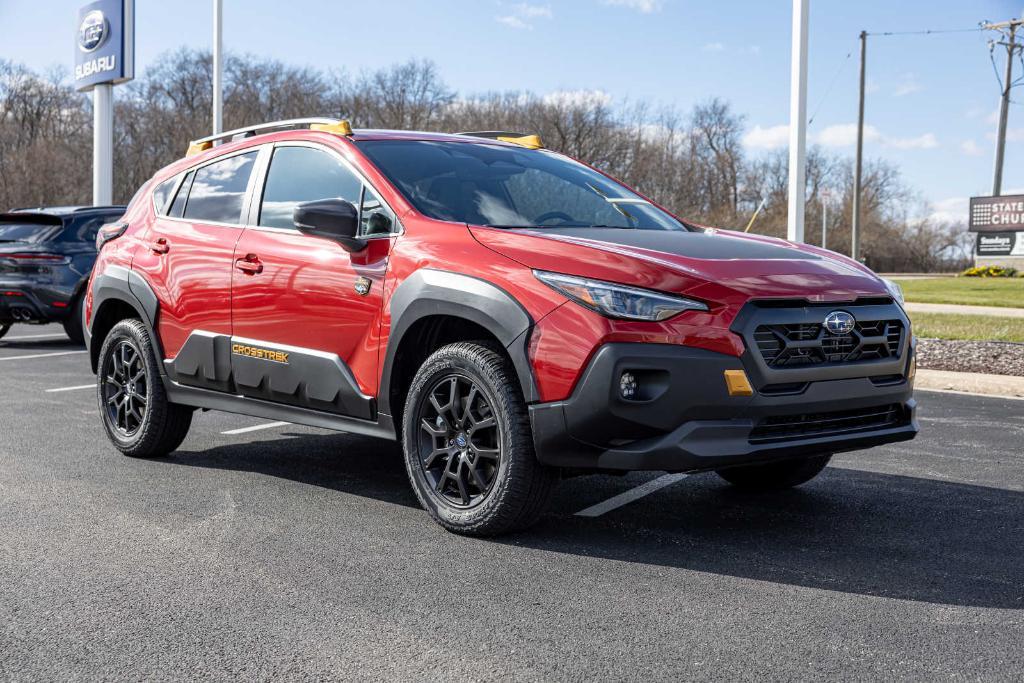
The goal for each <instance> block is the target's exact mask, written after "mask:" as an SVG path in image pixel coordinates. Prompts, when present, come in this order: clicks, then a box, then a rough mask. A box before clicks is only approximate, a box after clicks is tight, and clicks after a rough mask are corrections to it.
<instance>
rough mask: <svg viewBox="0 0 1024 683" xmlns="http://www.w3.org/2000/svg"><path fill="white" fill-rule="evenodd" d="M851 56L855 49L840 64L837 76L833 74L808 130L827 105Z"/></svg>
mask: <svg viewBox="0 0 1024 683" xmlns="http://www.w3.org/2000/svg"><path fill="white" fill-rule="evenodd" d="M851 55H853V49H851V50H850V51H849V52H847V53H846V57H844V58H843V61H842V63H840V65H839V68H838V69H836V72H835V74H833V76H832V80H831V82H829V84H828V87H827V88H825V92H824V94H823V95H822V96H821V98H820V99H819V100H818V104H816V105H815V106H814V111H813V112H812V113H811V118H809V119H807V127H808V128H810V127H811V124H813V123H814V119H815V118H816V117H817V116H818V111H819V110H820V109H821V106H822V105H823V104H825V100H826V99H827V98H828V96H829V93H831V92H832V88H833V86H835V84H836V81H837V80H839V75H840V74H842V73H843V70H844V69H845V68H846V64H847V63H848V62H849V61H850V56H851Z"/></svg>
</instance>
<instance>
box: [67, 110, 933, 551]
mask: <svg viewBox="0 0 1024 683" xmlns="http://www.w3.org/2000/svg"><path fill="white" fill-rule="evenodd" d="M215 142H221V143H222V144H219V145H216V146H215V145H214V143H215ZM98 241H99V242H100V243H101V244H102V245H103V246H102V249H101V252H100V257H99V261H98V263H97V267H96V269H95V272H94V274H93V277H92V281H91V285H90V289H89V294H88V297H87V300H86V316H87V320H88V324H89V328H90V329H89V335H91V340H90V346H89V349H90V358H91V362H92V367H93V369H94V371H96V372H97V373H98V398H99V404H100V409H101V410H100V416H101V420H102V422H103V426H104V428H105V430H106V433H107V434H108V436H109V437H110V440H111V441H112V442H113V444H114V445H115V446H116V447H117V448H118V449H120V450H121V451H122V452H123V453H125V454H127V455H131V456H140V457H152V456H162V455H165V454H167V453H169V452H171V451H173V450H174V449H175V448H177V446H178V445H179V444H180V443H181V442H182V440H183V439H184V438H185V435H186V433H187V432H188V429H189V425H190V422H191V419H192V412H193V410H194V409H195V408H197V407H199V408H206V409H210V408H212V409H218V410H225V411H229V412H235V413H242V414H246V415H252V416H258V417H263V418H268V419H273V420H284V421H288V422H294V423H299V424H305V425H313V426H318V427H328V428H333V429H338V430H341V431H345V432H349V433H351V434H359V435H367V436H374V437H383V438H386V439H397V440H399V441H400V442H401V445H402V448H403V451H404V457H405V466H406V469H407V472H408V475H409V479H410V482H411V484H412V487H413V489H414V490H415V492H416V495H417V497H418V499H419V501H420V503H422V505H423V507H424V508H425V509H426V510H427V511H428V512H429V513H430V515H431V516H432V517H433V518H434V519H435V520H436V521H437V522H439V523H440V524H442V525H443V526H444V527H445V528H447V529H449V530H452V531H455V532H460V533H465V534H478V535H483V534H497V533H501V532H506V531H510V530H514V529H521V528H523V527H524V526H526V525H528V524H529V523H531V522H532V521H533V520H535V519H536V518H537V517H538V515H539V514H540V512H541V511H542V510H543V509H544V505H545V502H546V501H547V500H548V498H549V495H550V493H551V490H552V486H553V485H554V484H555V482H556V480H557V479H558V478H559V476H564V475H568V474H573V473H579V472H585V473H593V472H622V471H627V470H668V471H674V472H681V471H686V472H689V471H704V470H713V471H715V472H717V473H719V474H720V475H721V476H722V477H723V478H724V479H725V480H726V481H728V482H731V483H732V484H735V485H736V486H738V487H740V488H742V489H744V490H764V489H775V488H783V487H789V486H795V485H798V484H801V483H803V482H805V481H808V480H809V479H811V478H812V477H814V476H815V475H817V474H818V473H819V472H820V471H821V470H822V468H824V467H825V465H826V463H827V462H828V461H829V458H830V457H831V456H832V454H834V453H837V452H840V451H850V450H855V449H862V448H867V447H870V446H877V445H879V444H884V443H889V442H894V441H902V440H907V439H911V438H913V437H914V435H915V434H916V432H917V429H918V427H917V423H916V421H915V416H914V413H915V402H914V399H913V395H912V393H913V375H914V342H913V336H912V333H911V327H910V321H909V320H908V319H907V316H906V314H905V313H904V311H903V308H902V296H901V293H900V291H899V288H898V287H897V286H896V285H894V284H893V283H891V282H888V281H886V280H883V279H881V278H879V277H878V276H876V275H875V274H874V273H872V272H871V271H870V270H869V269H867V268H865V267H864V266H863V265H861V264H859V263H857V262H855V261H852V260H850V259H848V258H845V257H843V256H840V255H838V254H835V253H832V252H829V251H825V250H823V249H819V248H816V247H812V246H808V245H804V244H791V243H788V242H785V241H783V240H780V239H774V238H769V237H760V236H755V235H747V234H742V233H736V232H730V231H725V230H714V229H706V228H702V227H698V226H696V225H693V224H690V223H688V222H685V221H683V220H680V219H678V218H676V217H675V216H673V215H672V214H670V213H669V212H668V211H666V210H665V209H663V208H661V207H659V206H658V205H656V204H655V203H653V202H651V201H650V200H648V199H647V198H645V197H643V196H642V195H640V194H638V193H636V192H634V191H633V190H630V189H629V188H627V187H625V186H624V185H622V184H621V183H619V182H617V181H615V180H614V179H612V178H610V177H608V176H606V175H604V174H603V173H601V172H599V171H597V170H594V169H593V168H590V167H588V166H586V165H584V164H582V163H579V162H577V161H574V160H572V159H570V158H568V157H566V156H564V155H561V154H557V153H555V152H552V151H548V150H546V149H544V148H543V146H542V144H541V142H540V140H539V139H538V138H537V137H536V136H530V135H520V134H517V133H502V132H482V133H467V134H453V135H444V134H434V133H416V132H403V131H378V130H360V131H353V130H352V129H351V127H350V126H349V125H348V123H347V122H344V121H335V120H300V121H288V122H279V123H274V124H265V125H263V126H257V127H253V128H249V129H242V130H238V131H232V132H230V133H226V134H224V135H222V136H217V137H214V138H207V139H204V140H199V141H196V142H194V143H192V145H190V148H189V155H188V156H186V157H185V158H184V159H182V160H180V161H178V162H176V163H174V164H172V165H170V166H168V167H167V168H165V169H163V170H161V171H159V172H158V173H157V174H156V176H155V177H154V178H153V179H152V180H151V181H150V182H149V183H148V184H147V185H146V186H145V187H144V188H143V190H142V191H140V193H139V194H138V195H137V199H136V200H134V201H133V202H132V203H131V205H130V206H129V207H128V211H127V213H126V215H125V218H124V221H123V222H122V223H119V224H117V225H113V226H109V227H105V228H103V229H102V230H101V232H100V235H99V237H98Z"/></svg>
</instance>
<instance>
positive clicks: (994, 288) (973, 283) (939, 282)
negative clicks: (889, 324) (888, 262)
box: [896, 277, 1024, 308]
mask: <svg viewBox="0 0 1024 683" xmlns="http://www.w3.org/2000/svg"><path fill="white" fill-rule="evenodd" d="M896 281H897V282H899V283H900V286H901V287H903V292H904V293H905V294H906V295H907V301H914V302H918V303H923V304H963V305H970V306H1009V307H1010V308H1024V278H1021V277H955V278H954V277H937V278H925V279H921V280H913V279H911V280H899V279H897V280H896Z"/></svg>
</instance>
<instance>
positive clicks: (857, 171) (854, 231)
mask: <svg viewBox="0 0 1024 683" xmlns="http://www.w3.org/2000/svg"><path fill="white" fill-rule="evenodd" d="M867 59H868V32H867V31H861V32H860V95H859V98H858V100H859V101H858V104H857V160H856V161H855V162H854V169H853V221H852V227H851V230H850V258H852V259H853V260H854V261H856V260H857V257H858V255H859V253H860V190H861V188H860V184H861V172H862V170H863V166H864V74H865V72H866V71H867Z"/></svg>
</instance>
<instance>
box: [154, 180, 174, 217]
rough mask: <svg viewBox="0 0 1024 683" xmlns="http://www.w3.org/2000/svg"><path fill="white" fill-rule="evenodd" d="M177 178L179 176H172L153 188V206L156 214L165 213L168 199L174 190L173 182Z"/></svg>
mask: <svg viewBox="0 0 1024 683" xmlns="http://www.w3.org/2000/svg"><path fill="white" fill-rule="evenodd" d="M178 178H179V176H174V177H173V178H171V179H170V180H165V181H163V182H162V183H160V184H159V185H157V186H156V189H155V190H153V208H154V209H155V210H156V214H157V215H158V216H166V215H167V211H166V209H167V204H168V200H170V198H171V192H173V191H174V184H175V183H176V182H178Z"/></svg>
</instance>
